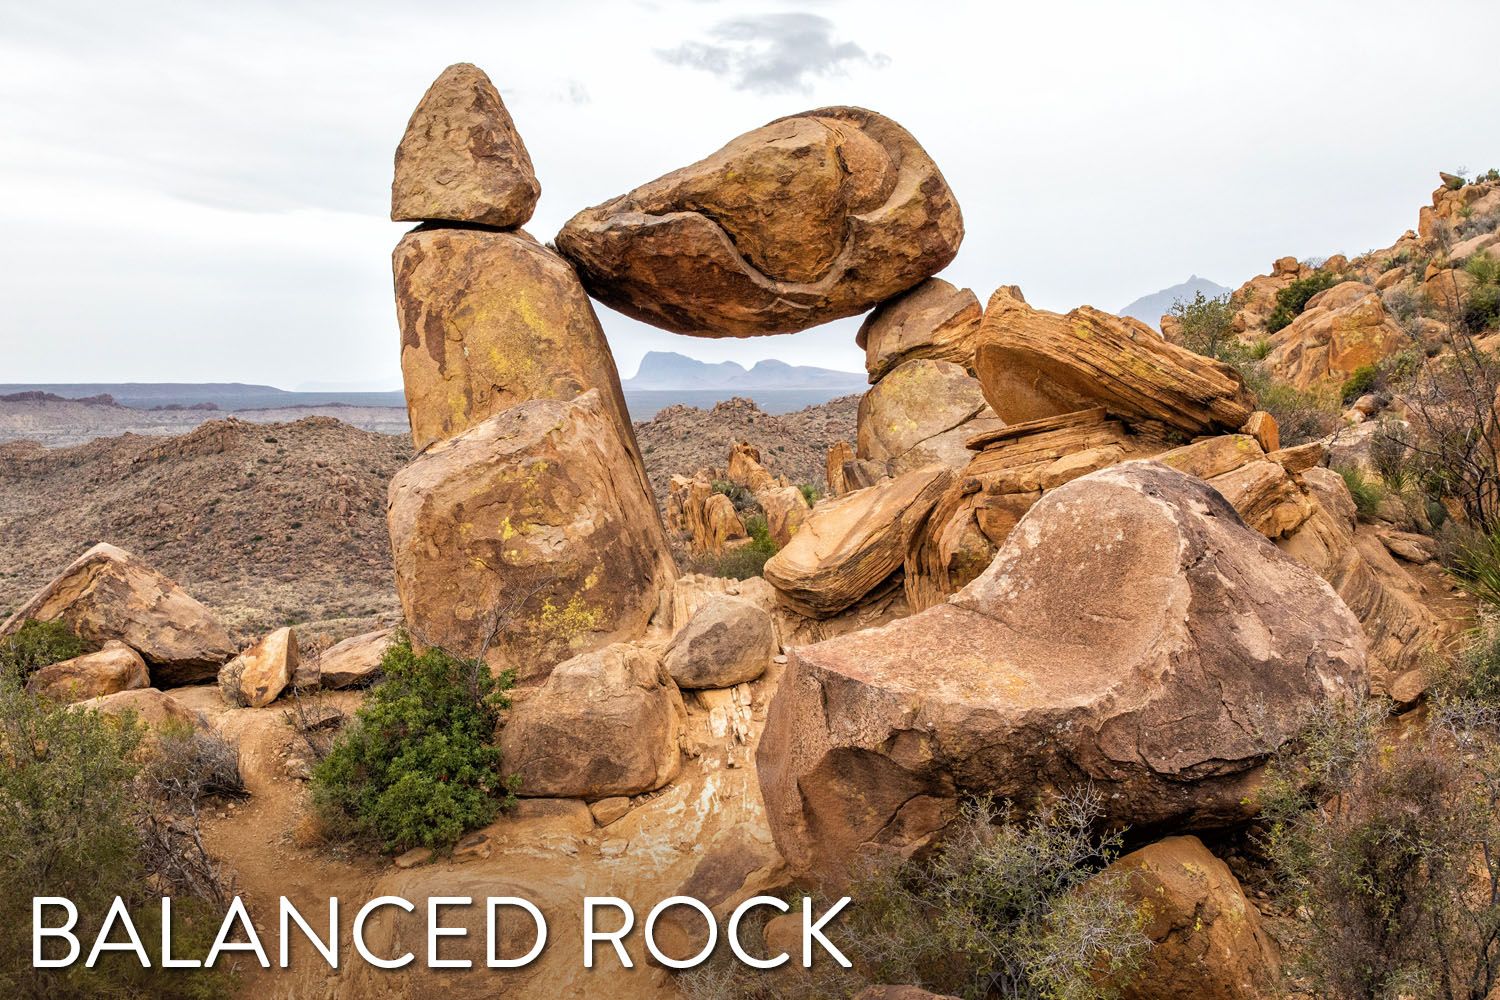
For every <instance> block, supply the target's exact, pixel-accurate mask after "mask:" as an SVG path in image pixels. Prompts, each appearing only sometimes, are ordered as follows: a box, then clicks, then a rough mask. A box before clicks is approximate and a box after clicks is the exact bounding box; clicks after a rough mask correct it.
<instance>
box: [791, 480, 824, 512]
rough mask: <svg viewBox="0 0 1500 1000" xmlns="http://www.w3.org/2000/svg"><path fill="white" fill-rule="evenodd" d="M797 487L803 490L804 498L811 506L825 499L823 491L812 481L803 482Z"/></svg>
mask: <svg viewBox="0 0 1500 1000" xmlns="http://www.w3.org/2000/svg"><path fill="white" fill-rule="evenodd" d="M797 489H799V490H801V491H802V499H804V500H806V501H807V505H808V506H809V507H811V506H812V505H813V504H815V503H817V502H818V501H819V500H821V499H823V491H822V490H820V489H818V488H817V487H816V486H814V485H813V484H812V483H802V484H801V485H800V486H798V487H797Z"/></svg>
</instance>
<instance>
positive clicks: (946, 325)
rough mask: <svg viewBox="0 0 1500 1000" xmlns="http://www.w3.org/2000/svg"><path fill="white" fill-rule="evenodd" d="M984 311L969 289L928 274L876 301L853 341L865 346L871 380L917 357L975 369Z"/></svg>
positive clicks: (878, 378) (866, 366)
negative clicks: (891, 296) (902, 291)
mask: <svg viewBox="0 0 1500 1000" xmlns="http://www.w3.org/2000/svg"><path fill="white" fill-rule="evenodd" d="M983 316H984V311H983V310H982V309H981V308H980V306H979V298H978V296H976V295H975V294H974V292H973V291H972V290H971V289H968V288H963V289H959V288H955V287H953V285H951V284H950V283H948V282H946V281H944V280H943V279H942V278H928V279H927V280H926V281H924V282H922V283H921V284H920V285H918V286H917V287H916V288H913V289H912V290H911V291H909V292H906V293H905V294H903V295H900V296H898V297H896V298H894V299H891V300H890V301H889V302H882V303H881V304H880V305H879V306H877V307H876V308H875V310H874V311H873V312H872V313H870V315H869V316H867V317H865V321H864V322H863V323H861V324H860V327H859V332H858V333H856V334H855V337H854V342H855V343H856V344H857V345H858V346H860V347H862V348H864V352H865V371H867V372H869V375H870V383H871V384H872V385H873V384H874V383H876V382H879V381H880V380H881V379H883V378H885V376H886V375H887V374H888V373H889V372H891V371H892V370H894V369H895V368H896V366H898V365H900V364H902V363H904V362H907V361H912V360H915V359H917V358H930V359H932V360H934V361H951V362H953V363H954V364H958V365H962V366H964V368H967V369H972V368H973V367H974V347H975V338H976V337H977V335H978V333H979V321H980V319H982V318H983Z"/></svg>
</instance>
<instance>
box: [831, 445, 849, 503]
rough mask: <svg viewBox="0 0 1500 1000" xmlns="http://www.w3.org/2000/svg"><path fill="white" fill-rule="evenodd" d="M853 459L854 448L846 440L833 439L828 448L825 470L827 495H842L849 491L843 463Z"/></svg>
mask: <svg viewBox="0 0 1500 1000" xmlns="http://www.w3.org/2000/svg"><path fill="white" fill-rule="evenodd" d="M853 460H854V449H853V448H852V447H850V445H849V442H848V441H842V440H840V441H835V442H834V443H833V444H832V445H830V446H829V448H828V459H827V470H826V474H827V477H828V496H830V497H836V496H842V495H843V494H845V493H848V492H849V484H848V483H846V482H845V481H844V463H845V462H852V461H853Z"/></svg>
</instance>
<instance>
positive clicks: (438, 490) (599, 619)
mask: <svg viewBox="0 0 1500 1000" xmlns="http://www.w3.org/2000/svg"><path fill="white" fill-rule="evenodd" d="M638 472H639V468H638V466H637V464H636V462H635V459H634V456H633V454H632V453H631V450H630V448H629V447H628V445H627V444H626V442H625V440H624V439H623V437H622V435H621V432H620V430H619V427H618V425H617V423H616V422H615V420H614V418H613V415H612V414H611V412H610V410H609V408H608V406H607V405H606V403H605V401H604V399H603V398H602V397H601V395H600V393H599V391H598V390H597V389H590V390H589V391H588V392H586V393H584V394H583V395H581V396H578V397H577V398H575V399H571V400H566V401H563V400H553V399H536V400H531V401H529V402H525V403H519V404H517V405H515V406H512V407H510V408H509V409H506V410H504V411H502V412H500V413H497V414H495V415H494V416H492V417H489V418H488V419H486V420H484V421H481V422H480V423H478V424H475V425H474V426H473V427H471V428H469V429H468V430H467V431H464V432H463V433H462V434H459V435H458V436H457V437H453V438H449V439H448V440H445V441H441V442H438V443H437V444H434V445H433V446H432V447H430V448H428V449H427V450H426V451H425V452H423V453H422V454H421V455H419V456H418V457H417V459H416V460H415V461H414V462H412V464H411V465H409V466H407V467H406V468H405V469H403V470H401V472H399V473H397V475H396V476H395V478H394V479H393V480H392V481H391V487H390V506H389V511H388V521H389V524H390V532H391V548H392V553H393V557H394V562H395V569H396V592H397V594H398V596H399V597H400V599H401V606H402V609H403V611H404V612H405V616H406V621H407V625H408V627H409V628H410V629H411V634H412V637H413V638H414V639H416V640H417V641H418V642H419V643H420V644H424V645H435V646H440V647H442V648H444V649H446V650H448V651H449V652H451V653H453V654H455V655H460V656H479V655H481V654H483V655H485V656H486V658H487V659H488V661H489V663H490V664H491V666H492V667H494V668H495V669H497V670H499V669H513V670H515V671H516V674H517V677H518V678H519V679H521V680H522V681H528V680H535V679H540V678H542V677H545V676H546V674H547V673H548V672H549V671H550V670H551V668H552V666H553V665H554V664H556V663H558V662H560V661H562V660H565V659H567V658H568V657H570V656H574V655H576V654H577V653H580V652H584V651H586V650H590V649H597V648H599V647H601V646H606V645H609V644H610V643H612V642H616V641H620V640H624V639H632V638H635V637H637V636H639V635H640V634H641V633H642V632H643V631H644V629H645V627H646V623H647V622H648V621H649V620H650V619H651V616H652V614H653V613H654V612H655V611H656V607H657V601H658V595H659V594H660V593H661V591H662V590H663V588H665V587H667V586H669V585H670V584H671V582H672V581H673V579H675V578H676V566H675V564H674V563H673V561H672V557H671V553H670V551H669V550H668V546H667V539H666V535H665V534H664V532H663V530H662V526H661V520H660V518H659V515H658V513H657V509H656V502H655V500H654V499H653V498H652V495H651V493H650V491H649V489H648V487H647V484H646V482H645V480H644V478H643V477H642V476H640V475H638Z"/></svg>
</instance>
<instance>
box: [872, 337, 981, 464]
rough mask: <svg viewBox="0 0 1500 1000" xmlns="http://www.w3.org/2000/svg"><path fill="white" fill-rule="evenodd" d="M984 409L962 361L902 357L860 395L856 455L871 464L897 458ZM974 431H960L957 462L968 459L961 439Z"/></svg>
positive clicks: (976, 381) (892, 460) (975, 383)
mask: <svg viewBox="0 0 1500 1000" xmlns="http://www.w3.org/2000/svg"><path fill="white" fill-rule="evenodd" d="M984 409H985V398H984V390H983V388H981V387H980V385H979V381H978V380H977V379H975V378H974V377H973V376H971V375H970V374H969V373H968V372H967V371H965V370H964V368H963V366H962V365H956V364H954V363H953V362H951V361H932V360H929V359H926V358H921V359H918V360H915V361H907V362H905V363H904V364H902V365H901V366H900V367H898V368H896V369H895V370H894V371H892V372H891V373H890V374H889V375H887V376H886V377H885V378H883V379H881V380H880V381H879V382H877V383H875V385H874V386H873V387H872V388H871V389H870V391H869V392H867V393H865V394H864V396H863V397H862V398H861V399H860V401H859V438H858V444H857V445H856V454H858V455H859V457H860V458H863V459H867V460H869V461H873V462H894V461H897V460H899V459H901V458H902V457H903V456H905V455H906V454H907V453H908V452H910V451H912V450H913V449H915V448H917V447H918V446H919V445H922V444H923V443H924V442H927V441H929V440H930V439H933V438H936V437H938V436H940V435H942V434H943V433H944V432H946V431H950V430H953V429H954V428H956V427H958V426H960V425H962V424H965V423H966V422H968V421H969V420H970V419H972V418H973V417H975V416H978V415H979V413H980V411H982V410H984ZM997 423H998V422H997ZM975 432H976V431H974V430H972V429H971V430H969V431H968V432H966V433H961V434H960V439H959V440H958V441H957V442H956V445H957V449H958V452H959V453H960V454H962V455H963V461H962V462H960V463H958V464H959V465H960V466H962V465H964V464H967V461H968V456H967V453H966V450H965V448H964V445H963V439H964V438H965V437H967V436H968V435H971V434H973V433H975Z"/></svg>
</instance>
